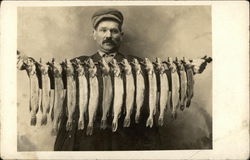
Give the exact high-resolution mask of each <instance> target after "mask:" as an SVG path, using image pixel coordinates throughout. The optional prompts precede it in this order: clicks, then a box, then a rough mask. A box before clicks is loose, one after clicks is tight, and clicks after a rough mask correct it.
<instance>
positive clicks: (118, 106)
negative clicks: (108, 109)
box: [110, 59, 124, 132]
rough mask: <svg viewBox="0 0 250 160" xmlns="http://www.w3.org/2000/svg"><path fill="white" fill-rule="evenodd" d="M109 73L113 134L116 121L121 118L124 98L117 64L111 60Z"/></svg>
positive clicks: (115, 128) (116, 125)
mask: <svg viewBox="0 0 250 160" xmlns="http://www.w3.org/2000/svg"><path fill="white" fill-rule="evenodd" d="M110 65H111V66H112V67H111V71H112V75H113V79H114V100H113V115H114V117H113V121H112V131H113V132H115V131H116V130H117V128H118V119H119V118H120V116H121V111H122V105H123V96H124V86H123V78H122V74H121V69H120V67H119V65H118V64H117V61H116V60H115V59H113V60H112V61H111V62H110Z"/></svg>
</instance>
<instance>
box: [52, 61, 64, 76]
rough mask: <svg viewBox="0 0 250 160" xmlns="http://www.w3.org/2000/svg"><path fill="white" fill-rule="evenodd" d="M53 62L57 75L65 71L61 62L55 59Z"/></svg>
mask: <svg viewBox="0 0 250 160" xmlns="http://www.w3.org/2000/svg"><path fill="white" fill-rule="evenodd" d="M52 63H53V72H54V74H55V76H59V75H61V74H62V71H63V68H62V66H61V64H59V63H57V62H55V61H53V62H52Z"/></svg>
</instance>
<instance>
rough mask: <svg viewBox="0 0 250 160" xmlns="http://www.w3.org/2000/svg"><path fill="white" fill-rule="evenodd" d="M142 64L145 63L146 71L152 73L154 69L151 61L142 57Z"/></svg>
mask: <svg viewBox="0 0 250 160" xmlns="http://www.w3.org/2000/svg"><path fill="white" fill-rule="evenodd" d="M144 64H145V69H146V71H147V72H148V74H152V72H153V69H154V66H153V63H152V62H151V61H150V60H149V59H148V58H144Z"/></svg>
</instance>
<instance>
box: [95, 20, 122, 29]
mask: <svg viewBox="0 0 250 160" xmlns="http://www.w3.org/2000/svg"><path fill="white" fill-rule="evenodd" d="M97 28H117V29H119V24H118V23H117V22H115V21H112V20H105V21H102V22H100V23H99V24H98V26H97Z"/></svg>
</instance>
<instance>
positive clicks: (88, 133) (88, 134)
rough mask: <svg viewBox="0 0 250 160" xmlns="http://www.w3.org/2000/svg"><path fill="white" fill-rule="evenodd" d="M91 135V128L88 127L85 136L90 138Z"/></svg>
mask: <svg viewBox="0 0 250 160" xmlns="http://www.w3.org/2000/svg"><path fill="white" fill-rule="evenodd" d="M92 134H93V126H90V125H88V127H87V131H86V135H87V136H91V135H92Z"/></svg>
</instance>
